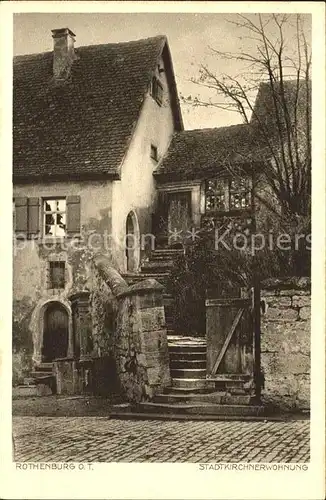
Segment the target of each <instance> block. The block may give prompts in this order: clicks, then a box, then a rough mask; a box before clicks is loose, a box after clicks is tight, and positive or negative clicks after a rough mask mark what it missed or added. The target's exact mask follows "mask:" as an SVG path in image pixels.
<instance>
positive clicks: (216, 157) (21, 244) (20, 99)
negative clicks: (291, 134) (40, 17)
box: [13, 29, 274, 383]
mask: <svg viewBox="0 0 326 500" xmlns="http://www.w3.org/2000/svg"><path fill="white" fill-rule="evenodd" d="M52 36H53V51H51V52H47V53H42V54H34V55H26V56H17V57H15V58H14V82H13V83H14V101H13V102H14V108H13V185H14V186H13V223H14V246H13V250H14V269H13V299H14V302H13V371H14V383H18V382H21V381H22V380H23V379H24V376H26V374H28V373H29V372H30V371H31V370H33V369H37V370H38V371H42V370H43V372H46V371H48V370H50V371H51V366H52V362H53V360H55V359H58V358H61V359H62V358H76V359H78V358H79V357H80V355H81V350H86V351H87V352H88V353H92V352H94V346H93V341H94V338H92V332H91V333H89V332H88V333H87V334H86V337H85V338H84V341H85V342H84V344H83V345H81V344H80V335H79V333H78V334H77V330H78V329H79V330H80V331H81V330H82V329H83V321H84V320H83V318H86V316H83V312H82V309H83V305H82V301H81V302H80V301H79V303H78V305H76V296H77V295H78V294H79V297H81V296H82V294H83V293H84V292H85V293H86V291H88V290H89V289H90V288H91V287H92V286H94V276H93V270H92V261H93V260H92V259H93V257H94V255H97V254H100V255H103V254H104V255H105V256H106V258H107V259H108V262H109V263H110V265H111V266H112V268H115V269H116V270H117V271H118V272H119V273H120V274H121V275H123V276H124V277H125V278H126V280H127V281H128V282H129V283H137V282H138V281H139V280H142V279H144V278H156V279H157V280H158V281H160V282H161V283H163V284H164V283H165V279H166V276H167V274H168V271H169V269H170V267H171V262H172V260H173V259H172V257H173V255H175V254H177V253H178V251H180V250H179V249H178V247H181V246H182V245H184V244H185V243H186V244H187V243H189V242H191V241H193V239H194V237H195V234H196V231H197V230H198V229H200V228H201V227H203V226H205V225H207V224H208V225H212V224H213V225H215V226H216V225H218V223H219V220H220V219H221V218H223V217H224V216H227V217H228V218H229V219H231V220H232V221H233V224H234V226H235V227H236V228H241V230H242V231H243V230H244V231H249V232H252V231H254V230H255V229H256V228H257V227H259V225H260V224H261V225H264V224H265V223H266V219H267V217H269V215H268V213H267V211H266V207H265V206H263V205H262V204H261V203H260V202H259V201H257V197H256V196H255V195H256V194H257V193H259V190H260V189H262V190H264V192H265V191H266V183H261V179H262V177H261V172H262V165H263V163H264V160H265V159H266V150H265V149H264V147H262V144H261V141H259V139H258V134H257V124H255V123H254V120H253V122H252V123H250V124H239V125H234V126H230V127H221V128H213V129H199V130H183V123H182V116H181V111H180V106H179V102H178V96H177V89H176V82H175V78H174V73H173V65H172V60H171V54H170V51H169V46H168V42H167V39H166V37H164V36H157V37H154V38H148V39H145V40H139V41H133V42H127V43H118V44H104V45H93V46H85V47H78V48H76V47H75V35H74V34H73V33H72V32H71V31H70V30H69V29H57V30H53V31H52ZM266 96H267V97H266ZM255 107H256V110H257V113H258V114H260V115H261V116H264V117H265V115H266V118H264V119H266V120H269V119H270V114H269V113H268V92H266V86H264V85H262V87H261V89H260V91H259V93H258V97H257V101H256V105H255ZM264 113H265V115H264ZM265 194H266V193H265ZM272 202H273V203H274V200H273V199H272ZM97 283H98V284H99V282H97ZM99 286H102V285H99ZM100 293H101V290H100V291H99V295H100ZM85 297H88V296H87V294H86V295H85ZM172 299H173V298H172ZM155 300H156V299H155ZM155 300H154V302H155ZM86 301H87V298H86ZM170 304H171V297H169V296H167V295H165V296H164V306H165V319H166V324H167V328H168V333H173V332H169V329H170V328H171V327H172V326H173V325H172V324H171V322H170V317H169V315H170ZM76 307H78V308H79V316H78V324H76V315H75V314H74V308H76ZM123 321H125V319H124V320H123ZM85 322H86V319H85ZM96 328H97V329H98V330H102V331H103V332H104V334H105V328H107V325H106V326H105V325H104V324H103V325H101V326H100V327H98V325H97V327H96ZM96 328H95V329H94V331H93V337H94V336H95V335H97V333H96V332H95V330H96ZM174 333H176V332H174ZM83 335H84V334H83ZM159 336H161V333H160V334H159ZM85 339H86V340H85ZM160 343H161V337H160V338H159V344H160ZM88 344H89V345H88ZM97 355H100V353H99V349H98V352H97ZM141 355H142V353H141ZM124 360H125V358H124ZM197 361H198V360H197ZM199 361H200V362H201V363H203V361H202V360H199ZM151 369H154V368H153V367H152V368H151ZM177 371H178V370H177ZM201 371H202V372H205V369H202V370H201ZM164 373H165V376H167V375H166V373H167V372H166V371H165V372H164ZM201 375H203V374H201ZM167 378H168V376H167Z"/></svg>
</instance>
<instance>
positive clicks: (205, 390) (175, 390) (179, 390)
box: [163, 386, 215, 394]
mask: <svg viewBox="0 0 326 500" xmlns="http://www.w3.org/2000/svg"><path fill="white" fill-rule="evenodd" d="M214 391H215V389H214V388H212V387H211V386H203V387H195V388H194V387H191V386H190V387H173V386H171V387H166V388H165V389H163V393H164V394H210V393H211V392H214Z"/></svg>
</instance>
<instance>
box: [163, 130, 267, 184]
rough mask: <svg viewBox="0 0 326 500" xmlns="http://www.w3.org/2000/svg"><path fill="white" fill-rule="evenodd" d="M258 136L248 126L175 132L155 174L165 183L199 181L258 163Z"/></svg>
mask: <svg viewBox="0 0 326 500" xmlns="http://www.w3.org/2000/svg"><path fill="white" fill-rule="evenodd" d="M258 146H259V145H258V142H257V136H256V134H255V133H254V131H253V128H252V127H251V126H250V125H248V124H240V125H231V126H229V127H220V128H207V129H198V130H184V131H182V132H178V133H175V134H174V135H173V137H172V141H171V143H170V146H169V149H168V151H167V153H166V154H165V156H164V158H163V160H162V162H161V163H160V165H159V166H158V168H157V170H156V171H155V176H157V177H159V178H160V179H162V180H163V177H164V178H165V179H169V178H171V179H173V180H177V179H180V180H186V179H195V178H196V179H200V178H204V177H206V176H207V175H208V174H215V173H219V172H220V173H222V172H225V171H227V169H229V168H230V167H232V168H234V167H236V166H237V165H240V164H241V165H249V164H250V163H251V162H258V161H259V155H257V152H258V151H257V149H258Z"/></svg>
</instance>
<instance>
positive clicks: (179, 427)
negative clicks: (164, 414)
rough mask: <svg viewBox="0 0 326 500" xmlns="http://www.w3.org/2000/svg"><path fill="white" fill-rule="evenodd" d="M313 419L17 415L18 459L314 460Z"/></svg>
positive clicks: (14, 419)
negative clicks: (271, 420) (251, 420)
mask: <svg viewBox="0 0 326 500" xmlns="http://www.w3.org/2000/svg"><path fill="white" fill-rule="evenodd" d="M309 424H310V423H309V421H308V420H293V421H287V422H264V421H261V422H238V421H231V422H227V421H183V422H182V421H159V420H156V421H155V420H143V421H139V420H138V421H137V420H118V419H108V418H105V417H104V418H102V417H79V418H70V417H62V418H61V417H56V418H54V417H53V418H52V417H51V418H50V417H14V418H13V433H14V440H15V461H31V462H38V461H42V462H49V461H51V462H61V461H64V462H67V461H76V462H240V461H241V462H308V461H309V458H310V457H309Z"/></svg>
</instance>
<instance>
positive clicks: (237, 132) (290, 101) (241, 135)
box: [155, 80, 310, 180]
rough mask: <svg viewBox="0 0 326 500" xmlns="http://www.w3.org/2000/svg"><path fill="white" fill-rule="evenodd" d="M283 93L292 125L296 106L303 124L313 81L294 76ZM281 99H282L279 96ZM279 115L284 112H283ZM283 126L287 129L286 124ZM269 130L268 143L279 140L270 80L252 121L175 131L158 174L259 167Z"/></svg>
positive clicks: (191, 175) (174, 176)
mask: <svg viewBox="0 0 326 500" xmlns="http://www.w3.org/2000/svg"><path fill="white" fill-rule="evenodd" d="M297 85H298V86H299V87H298V88H299V92H298V93H297V92H296V87H297ZM307 90H308V94H307ZM284 96H285V100H286V104H287V106H288V112H289V116H290V120H291V123H292V125H294V123H295V121H294V109H295V107H296V110H297V120H298V124H299V126H300V121H301V124H302V123H305V120H306V115H305V113H306V104H307V98H308V99H309V97H310V82H309V83H308V86H307V85H306V83H305V81H302V80H301V81H299V82H298V83H297V82H296V81H293V80H289V81H286V82H285V84H284ZM296 96H297V97H298V98H297V99H296ZM279 100H280V102H281V98H280V97H279ZM279 109H280V111H282V104H279ZM280 115H281V116H282V113H280ZM283 128H284V131H285V127H283ZM267 131H268V141H269V143H270V144H274V145H275V144H277V142H278V141H279V140H280V139H279V135H278V128H277V125H276V113H275V106H274V103H273V97H272V93H271V88H270V85H269V84H268V83H262V84H261V85H260V87H259V90H258V94H257V98H256V102H255V107H254V113H253V117H252V119H251V122H250V123H249V124H239V125H232V126H230V127H220V128H210V129H198V130H185V131H182V132H177V133H175V134H174V136H173V137H172V141H171V144H170V146H169V149H168V151H167V153H166V154H165V156H164V157H163V159H162V162H161V163H160V165H159V166H158V168H157V170H156V172H155V176H156V177H157V178H158V179H160V180H179V179H180V180H186V179H195V178H203V177H205V176H207V175H208V174H211V173H213V174H216V173H219V172H220V173H221V172H223V171H226V170H227V169H228V170H229V171H230V169H235V168H236V167H237V166H239V165H241V166H242V167H243V166H244V165H247V166H251V167H253V166H254V168H255V169H259V168H260V167H261V165H262V164H263V162H264V161H265V160H266V159H267V158H268V157H270V156H271V150H270V147H269V146H268V143H267V139H266V134H267Z"/></svg>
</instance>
